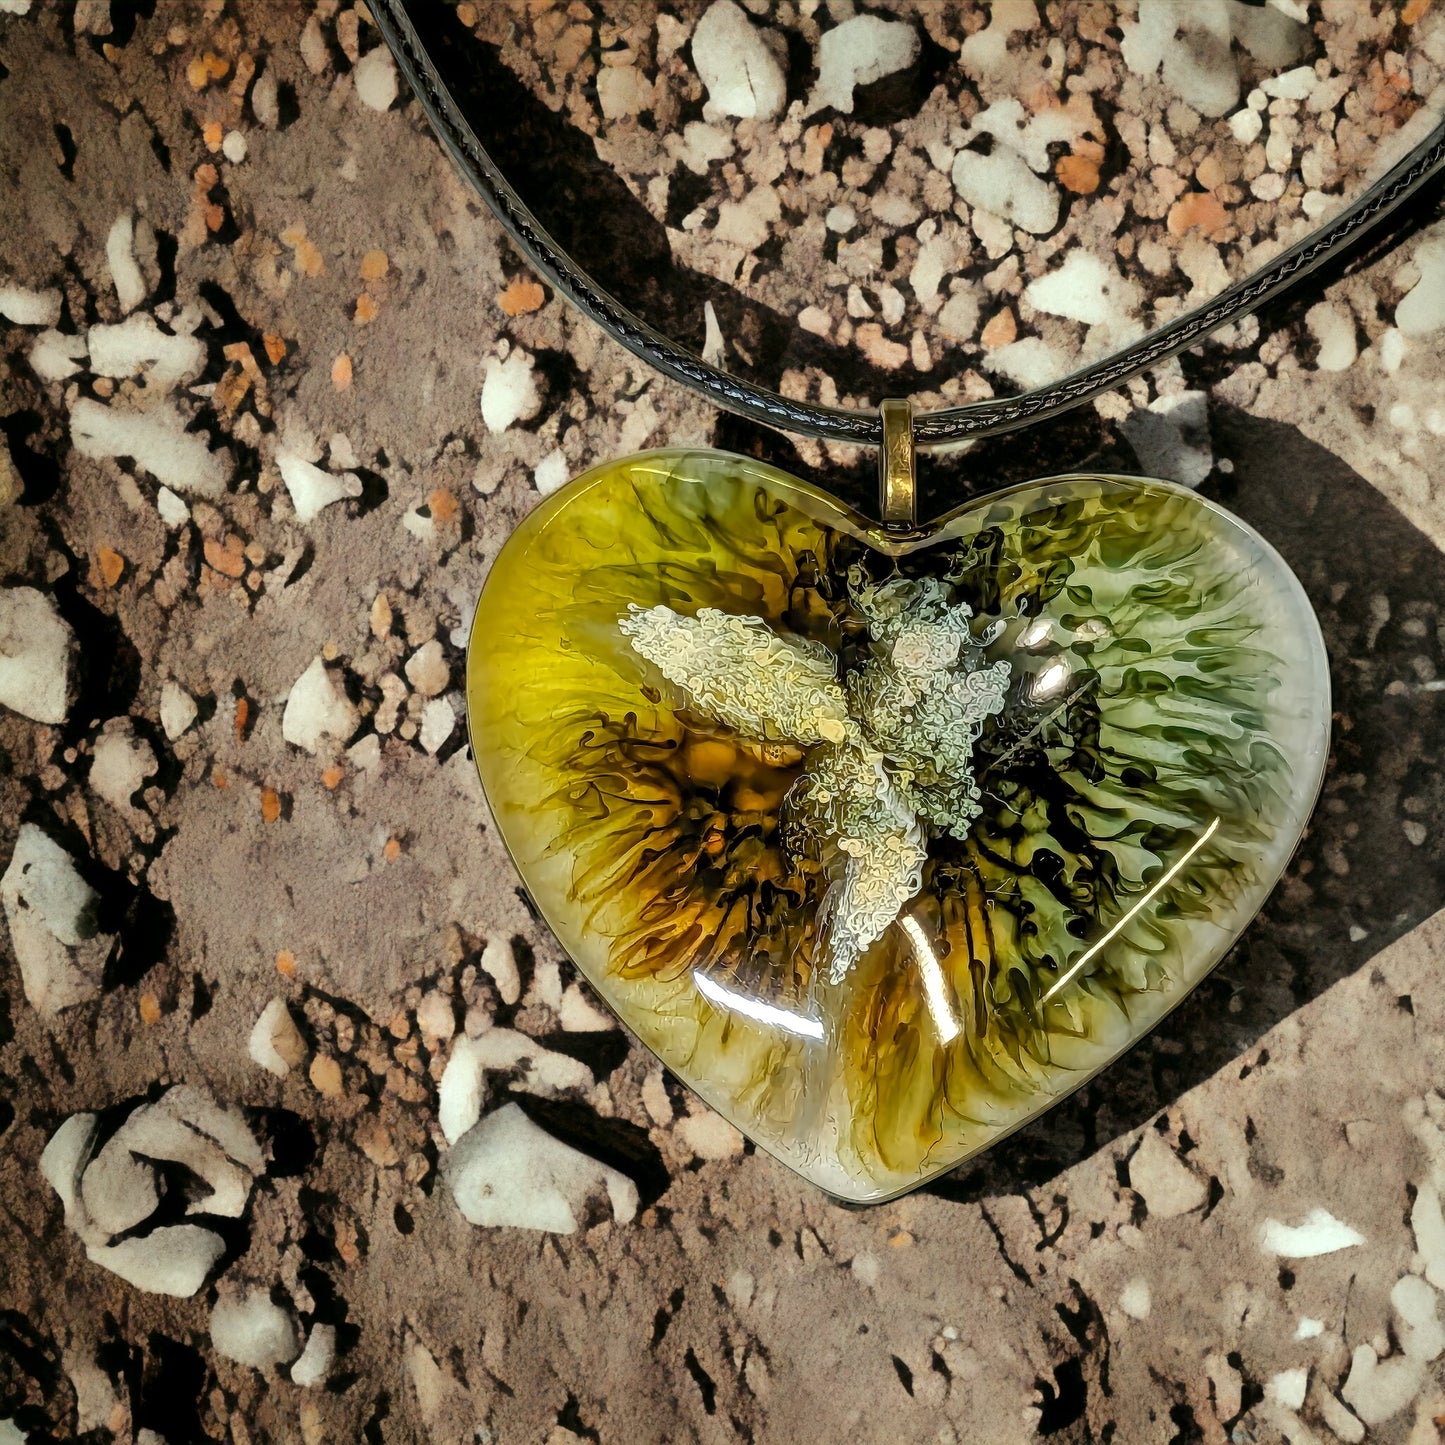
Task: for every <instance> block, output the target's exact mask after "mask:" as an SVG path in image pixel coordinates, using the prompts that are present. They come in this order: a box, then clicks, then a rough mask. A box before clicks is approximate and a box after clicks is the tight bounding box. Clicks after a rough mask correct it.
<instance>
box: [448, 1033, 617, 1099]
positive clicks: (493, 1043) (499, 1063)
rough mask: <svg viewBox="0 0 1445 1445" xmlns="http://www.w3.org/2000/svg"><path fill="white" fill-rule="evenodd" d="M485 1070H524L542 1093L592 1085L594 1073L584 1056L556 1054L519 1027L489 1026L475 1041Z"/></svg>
mask: <svg viewBox="0 0 1445 1445" xmlns="http://www.w3.org/2000/svg"><path fill="white" fill-rule="evenodd" d="M475 1044H476V1050H477V1059H478V1060H479V1061H480V1063H481V1067H482V1071H483V1072H484V1073H488V1072H500V1073H513V1072H517V1071H520V1072H521V1075H522V1082H523V1084H524V1085H525V1087H527V1088H528V1089H532V1090H534V1091H536V1092H537V1093H540V1094H551V1093H560V1092H563V1091H565V1090H568V1089H577V1090H581V1089H586V1088H589V1087H590V1086H591V1083H592V1072H591V1070H590V1069H588V1067H587V1065H586V1064H584V1063H583V1062H582V1061H581V1060H580V1059H574V1058H571V1057H569V1056H568V1055H567V1054H559V1053H554V1052H553V1051H552V1050H551V1049H547V1048H544V1047H543V1046H542V1045H541V1044H539V1043H538V1042H537V1041H536V1040H535V1039H533V1038H529V1037H528V1036H527V1035H526V1034H523V1033H518V1032H517V1030H516V1029H495V1028H494V1029H488V1030H487V1031H486V1033H484V1034H482V1035H481V1036H480V1037H479V1038H478V1039H476V1040H475Z"/></svg>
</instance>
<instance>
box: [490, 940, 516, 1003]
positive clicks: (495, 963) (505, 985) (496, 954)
mask: <svg viewBox="0 0 1445 1445" xmlns="http://www.w3.org/2000/svg"><path fill="white" fill-rule="evenodd" d="M481 964H482V972H483V973H485V974H486V975H487V976H488V977H489V978H490V979H491V980H492V982H493V983H495V984H496V986H497V993H498V995H499V996H500V997H501V1000H502V1002H503V1003H506V1004H513V1003H516V1002H517V1000H518V999H519V998H521V996H522V975H521V974H520V973H518V971H517V959H516V955H515V954H514V953H513V952H512V945H511V944H510V943H509V942H508V941H507V940H506V939H505V938H492V939H488V940H487V946H486V947H485V948H484V949H483V950H482V958H481Z"/></svg>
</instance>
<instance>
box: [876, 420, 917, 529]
mask: <svg viewBox="0 0 1445 1445" xmlns="http://www.w3.org/2000/svg"><path fill="white" fill-rule="evenodd" d="M878 412H879V415H880V416H881V417H882V418H883V445H882V447H881V448H880V449H879V452H878V508H879V511H880V512H881V513H882V515H883V525H884V526H885V527H890V528H897V529H898V530H900V531H902V530H906V529H908V528H911V527H916V526H917V525H918V497H917V492H916V480H917V473H916V470H915V467H914V453H913V403H912V402H910V401H906V400H900V399H899V398H897V397H890V398H888V399H887V400H886V401H883V402H881V403H880V404H879V407H878Z"/></svg>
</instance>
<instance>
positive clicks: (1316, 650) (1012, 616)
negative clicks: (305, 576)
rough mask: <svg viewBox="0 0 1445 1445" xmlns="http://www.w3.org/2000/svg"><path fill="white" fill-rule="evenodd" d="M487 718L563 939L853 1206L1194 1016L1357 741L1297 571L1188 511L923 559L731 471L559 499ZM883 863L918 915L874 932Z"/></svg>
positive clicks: (1095, 510)
mask: <svg viewBox="0 0 1445 1445" xmlns="http://www.w3.org/2000/svg"><path fill="white" fill-rule="evenodd" d="M658 609H660V610H658ZM715 614H721V616H717V615H715ZM732 618H737V619H756V621H749V622H747V623H737V624H733V623H732V622H731V621H730V620H729V619H732ZM629 619H630V620H629ZM950 629H951V632H950ZM708 649H711V651H708ZM780 667H782V668H783V671H782V672H780V671H779V670H778V669H779V668H780ZM930 669H932V670H931V671H930ZM970 678H971V679H972V681H970ZM789 687H794V688H797V687H802V688H804V689H806V691H805V692H802V693H797V692H795V693H789V692H788V691H787V689H788V688H789ZM930 689H931V690H930ZM970 689H972V691H971V692H970V691H969V690H970ZM467 692H468V711H469V716H470V721H471V729H472V741H473V746H474V749H475V752H476V756H477V761H478V766H479V768H480V770H481V776H482V781H483V784H484V786H485V789H486V793H487V797H488V800H489V803H490V805H491V808H492V811H493V814H494V817H495V819H496V822H497V825H498V826H499V828H500V829H501V832H502V835H503V837H504V838H505V840H506V843H507V845H508V847H509V849H510V850H511V853H512V856H513V857H514V859H515V860H516V863H517V866H518V868H519V869H520V871H521V873H522V875H523V878H524V879H525V881H526V883H527V885H528V887H529V889H530V890H531V892H532V895H533V897H534V898H535V899H536V901H537V903H538V905H539V907H540V908H541V909H542V911H543V913H544V915H545V916H546V918H547V921H548V923H549V924H550V925H551V927H552V928H553V929H554V931H555V932H556V934H557V936H558V938H559V939H560V940H561V942H562V944H563V946H564V947H565V948H566V949H567V950H568V952H569V953H570V954H571V956H572V957H573V958H574V959H575V960H576V962H577V964H578V965H579V967H580V968H581V969H582V970H583V972H584V973H585V974H586V975H587V977H588V978H589V979H590V980H591V982H592V983H593V985H594V986H595V987H596V989H597V990H598V992H599V993H600V994H601V995H602V997H603V998H604V999H606V1001H607V1002H608V1003H609V1004H610V1005H611V1006H612V1007H613V1008H614V1009H615V1010H616V1012H617V1013H618V1014H619V1015H620V1017H621V1018H622V1020H623V1021H624V1022H625V1023H626V1024H627V1025H628V1027H630V1028H631V1029H632V1030H633V1031H634V1032H635V1033H636V1034H637V1035H638V1036H639V1037H640V1038H642V1039H643V1040H644V1042H646V1043H647V1044H648V1046H649V1047H650V1048H652V1049H653V1050H654V1051H655V1052H656V1053H657V1054H658V1055H659V1057H660V1058H661V1059H662V1060H663V1061H664V1062H665V1063H666V1064H667V1065H668V1066H669V1067H670V1068H672V1069H673V1070H674V1071H675V1072H676V1073H677V1074H678V1075H679V1076H680V1077H681V1078H682V1079H683V1080H684V1081H685V1082H686V1083H687V1084H688V1085H689V1086H690V1087H692V1088H693V1089H695V1090H696V1091H697V1092H698V1093H699V1094H700V1095H701V1096H702V1097H703V1098H704V1099H705V1100H707V1102H708V1103H710V1104H711V1105H713V1106H714V1107H715V1108H717V1109H719V1110H720V1111H721V1112H722V1113H724V1114H725V1115H726V1116H727V1117H728V1118H729V1119H731V1120H732V1121H733V1122H734V1123H735V1124H736V1125H737V1126H738V1127H739V1128H741V1129H742V1130H743V1131H744V1132H745V1133H747V1134H748V1135H749V1136H750V1137H752V1138H753V1139H755V1140H756V1141H757V1142H758V1143H759V1144H760V1145H761V1146H763V1147H764V1148H766V1149H768V1150H769V1151H770V1152H771V1153H773V1154H774V1155H776V1156H777V1157H778V1158H780V1159H782V1160H783V1161H784V1162H785V1163H787V1164H789V1165H790V1166H791V1167H793V1168H794V1169H796V1170H797V1171H798V1172H799V1173H801V1174H803V1175H804V1176H805V1177H807V1178H809V1179H811V1180H813V1181H814V1182H816V1183H818V1184H819V1185H821V1186H822V1187H823V1188H825V1189H827V1190H829V1191H830V1192H832V1193H834V1194H836V1195H838V1196H840V1197H842V1198H846V1199H850V1200H877V1199H884V1198H888V1197H891V1196H893V1195H895V1194H898V1193H901V1192H903V1191H904V1190H906V1189H909V1188H911V1187H914V1186H915V1185H917V1184H919V1183H922V1182H923V1181H924V1180H926V1179H928V1178H931V1177H933V1176H934V1175H936V1174H938V1173H940V1172H942V1171H943V1170H946V1169H948V1168H951V1167H953V1166H954V1165H956V1164H958V1163H959V1162H961V1161H962V1160H964V1159H966V1158H968V1157H969V1156H970V1155H972V1154H974V1153H976V1152H977V1151H978V1150H980V1149H982V1148H984V1147H986V1146H987V1145H988V1144H990V1143H991V1142H993V1141H994V1140H996V1139H997V1138H999V1137H1001V1136H1002V1135H1003V1134H1005V1133H1007V1132H1009V1131H1010V1130H1012V1129H1014V1128H1016V1127H1018V1126H1019V1125H1020V1124H1021V1123H1023V1122H1025V1121H1026V1120H1028V1119H1029V1118H1031V1117H1033V1116H1034V1115H1036V1114H1037V1113H1039V1112H1040V1111H1041V1110H1043V1109H1046V1108H1047V1107H1048V1106H1049V1105H1050V1104H1052V1103H1053V1102H1055V1101H1056V1100H1057V1099H1059V1098H1060V1097H1062V1096H1063V1095H1064V1094H1066V1093H1068V1092H1069V1091H1070V1090H1072V1089H1073V1088H1075V1087H1077V1086H1078V1085H1079V1084H1081V1083H1082V1082H1084V1081H1085V1080H1086V1079H1087V1078H1089V1077H1090V1076H1091V1075H1092V1074H1093V1073H1095V1072H1097V1070H1099V1069H1100V1068H1102V1067H1104V1066H1105V1065H1106V1064H1107V1063H1108V1062H1109V1061H1110V1060H1112V1059H1113V1058H1115V1057H1116V1056H1117V1055H1118V1054H1119V1053H1120V1052H1121V1051H1122V1050H1123V1049H1124V1048H1126V1047H1127V1046H1128V1045H1129V1044H1130V1043H1132V1042H1133V1041H1134V1040H1135V1039H1137V1038H1138V1037H1139V1036H1140V1035H1141V1034H1142V1033H1144V1032H1146V1031H1147V1030H1148V1029H1149V1028H1150V1027H1152V1025H1153V1024H1154V1023H1156V1022H1157V1021H1158V1019H1159V1018H1160V1017H1162V1016H1163V1015H1164V1014H1165V1013H1166V1012H1168V1010H1169V1009H1171V1008H1172V1007H1174V1006H1175V1005H1176V1004H1177V1003H1178V1002H1179V1001H1180V999H1181V998H1183V997H1184V996H1185V994H1187V993H1188V992H1189V990H1190V989H1191V988H1193V986H1194V985H1195V984H1197V983H1198V982H1199V980H1200V979H1201V978H1202V977H1203V976H1204V975H1205V973H1207V971H1208V970H1209V969H1210V968H1211V967H1212V966H1213V965H1214V964H1215V963H1216V962H1217V961H1218V960H1219V958H1220V957H1221V956H1222V954H1223V953H1224V951H1225V949H1226V948H1227V947H1228V945H1229V944H1230V942H1231V941H1232V940H1233V938H1234V937H1235V936H1236V935H1237V934H1238V932H1239V930H1240V929H1241V928H1242V927H1243V926H1244V925H1245V924H1246V923H1247V922H1248V921H1249V919H1250V918H1251V917H1252V916H1253V914H1254V912H1255V910H1256V909H1257V908H1258V907H1259V905H1260V903H1261V902H1262V901H1263V898H1264V897H1265V895H1266V893H1267V892H1268V890H1269V889H1270V888H1271V887H1272V886H1273V884H1274V882H1275V881H1276V880H1277V878H1278V876H1279V874H1280V872H1281V871H1282V869H1283V867H1284V865H1285V863H1286V862H1287V861H1288V858H1289V855H1290V853H1291V851H1292V850H1293V848H1294V845H1295V843H1296V841H1297V840H1298V837H1299V834H1300V832H1301V830H1302V828H1303V826H1304V822H1305V819H1306V817H1307V815H1308V812H1309V809H1310V807H1311V806H1312V804H1313V802H1314V798H1315V796H1316V793H1317V791H1318V787H1319V781H1320V777H1321V774H1322V771H1323V766H1324V758H1325V752H1326V748H1327V744H1328V732H1329V684H1328V672H1327V664H1326V659H1325V655H1324V648H1323V644H1322V641H1321V638H1320V634H1319V628H1318V625H1317V623H1316V621H1315V618H1314V615H1313V612H1312V611H1311V609H1310V606H1309V603H1308V601H1307V599H1306V598H1305V596H1304V594H1303V592H1302V590H1301V589H1300V587H1299V584H1298V582H1297V581H1296V580H1295V578H1294V577H1293V575H1292V574H1291V573H1290V572H1289V570H1288V568H1287V567H1286V566H1285V564H1284V563H1283V561H1282V560H1281V559H1280V558H1279V557H1278V555H1277V554H1276V553H1274V552H1273V550H1272V549H1271V548H1270V547H1269V546H1268V545H1267V544H1266V543H1264V542H1263V541H1262V540H1261V539H1260V538H1259V537H1258V536H1257V535H1255V534H1254V533H1253V532H1251V531H1250V530H1249V529H1248V528H1247V527H1245V526H1244V525H1243V524H1242V523H1241V522H1239V521H1238V520H1237V519H1235V518H1233V517H1231V516H1230V515H1229V514H1228V513H1226V512H1224V511H1223V510H1222V509H1220V508H1218V507H1215V506H1213V505H1211V504H1210V503H1208V502H1205V501H1203V500H1201V499H1200V498H1199V497H1197V496H1195V495H1194V494H1193V493H1190V492H1188V491H1185V490H1183V489H1180V488H1177V487H1174V486H1171V485H1168V484H1166V483H1162V482H1152V481H1142V480H1139V479H1131V478H1118V477H1099V476H1075V477H1062V478H1055V479H1051V480H1048V481H1042V482H1037V483H1030V484H1028V485H1026V486H1023V487H1018V488H1015V489H1013V490H1011V491H1009V492H1005V493H1001V494H999V495H997V496H995V497H991V498H988V499H986V500H984V501H982V502H980V503H978V504H976V505H974V506H972V507H970V508H967V509H965V510H963V511H962V512H960V513H959V514H957V515H955V516H954V517H952V518H951V519H949V520H948V521H947V522H945V523H944V524H942V525H940V526H939V527H938V528H936V529H935V530H933V531H932V532H930V533H929V534H927V535H926V536H913V537H908V538H906V539H900V538H897V537H895V536H890V535H889V534H886V533H884V532H883V531H882V530H881V529H878V528H876V527H872V526H870V525H869V524H867V523H866V522H864V521H863V520H862V519H861V518H859V517H857V516H856V515H855V514H852V513H850V512H848V511H846V510H845V509H843V508H841V507H839V506H838V505H837V504H836V503H834V502H832V501H831V500H830V499H828V498H826V497H825V496H823V495H822V494H820V493H818V492H817V491H815V490H814V489H813V488H810V487H808V486H807V485H806V484H804V483H802V482H799V481H797V480H796V479H793V478H790V477H787V476H786V475H784V474H782V473H780V472H777V471H776V470H774V469H772V468H769V467H766V466H763V465H761V464H759V463H756V462H752V461H749V460H746V459H744V458H741V457H734V456H729V455H726V454H724V453H719V452H708V451H691V452H683V451H674V452H653V453H647V454H644V455H641V456H634V457H628V458H624V459H622V460H620V461H618V462H615V463H610V464H608V465H606V466H603V467H599V468H596V469H595V470H593V471H591V472H589V473H587V474H586V475H585V476H583V477H580V478H578V479H577V480H576V481H575V482H573V483H572V484H571V485H570V486H568V487H566V488H564V489H562V490H561V491H559V492H557V493H556V494H554V495H553V496H551V497H549V498H547V499H546V500H545V501H543V502H542V503H541V504H540V505H539V506H538V507H537V509H536V510H535V511H534V512H533V513H532V514H531V515H530V516H529V517H528V518H527V519H526V520H525V521H524V522H523V523H522V525H521V526H520V527H519V528H518V529H517V531H516V533H515V534H514V535H513V537H512V538H511V540H510V541H509V542H508V543H507V545H506V546H505V547H504V548H503V550H502V552H501V554H500V555H499V556H498V558H497V560H496V562H495V563H494V565H493V567H492V570H491V573H490V575H489V577H488V580H487V584H486V587H485V590H484V592H483V594H482V598H481V600H480V602H479V604H478V608H477V616H476V620H475V623H474V625H473V628H472V642H471V647H470V653H469V658H468V677H467ZM965 695H967V697H968V699H970V701H969V702H968V709H967V710H965V711H964V712H959V711H958V708H956V707H955V708H954V711H953V712H952V713H948V711H947V708H946V707H944V702H945V701H947V699H949V698H953V699H958V698H964V697H965ZM809 698H811V699H812V700H813V701H812V704H811V705H812V706H814V709H815V711H814V712H813V713H809V712H808V710H807V708H806V707H804V706H803V703H804V701H806V700H807V699H809ZM980 698H981V699H982V701H981V702H980V701H979V699H980ZM940 699H942V700H944V701H940ZM975 704H977V705H975ZM949 706H952V704H951V703H950V704H949ZM930 708H931V709H932V711H931V712H930V711H929V709H930ZM940 718H941V719H943V720H942V721H940ZM950 719H952V721H951V722H950ZM960 719H961V722H960ZM850 790H852V791H850ZM820 798H821V800H822V802H821V804H820ZM850 829H851V830H852V833H851V834H850V831H849V830H850ZM890 829H891V830H892V834H896V835H897V837H898V838H900V839H902V840H903V841H902V842H898V843H894V842H890V841H889V839H890V836H891V834H890ZM853 835H856V836H853ZM889 848H897V849H901V850H904V851H905V852H907V850H910V849H911V850H913V851H912V852H909V853H908V854H907V857H906V858H904V860H903V861H902V862H897V860H895V863H896V864H897V866H896V867H895V868H894V872H893V873H892V874H889V873H888V872H887V868H888V866H890V865H889V864H888V859H887V849H889ZM880 859H881V860H883V861H882V862H879V861H878V860H880ZM914 862H917V863H918V864H919V866H917V867H913V866H912V864H913V863H914ZM865 863H866V864H867V865H868V866H870V867H875V865H876V867H875V875H876V874H877V870H879V869H881V870H882V872H883V875H884V877H885V883H886V885H887V888H891V889H892V892H891V893H888V894H887V903H886V907H885V908H883V911H881V912H880V911H879V910H878V908H877V907H875V908H874V911H873V913H871V914H866V915H865V914H863V913H858V914H857V915H856V917H857V918H865V917H866V926H864V925H862V924H860V925H859V926H857V927H853V928H852V929H851V932H850V931H849V929H848V927H847V925H848V923H849V920H850V919H855V915H854V914H853V913H850V912H849V910H850V909H851V908H854V907H855V904H856V899H857V897H858V895H859V886H860V885H859V883H858V880H859V877H860V874H859V872H858V869H859V867H861V866H863V864H865ZM850 866H852V867H853V869H854V871H853V872H852V873H850V872H849V871H848V870H849V868H850ZM875 875H867V876H868V877H873V876H875ZM850 889H851V890H852V891H851V892H850ZM885 891H886V890H885ZM870 896H871V897H873V898H874V901H875V903H876V898H877V894H876V892H875V894H873V895H870ZM855 921H856V919H855ZM844 934H847V936H848V937H849V938H851V939H852V940H853V944H855V945H857V946H852V945H850V946H849V947H848V948H844V947H842V946H840V944H839V942H838V939H839V938H840V937H841V936H843V935H844Z"/></svg>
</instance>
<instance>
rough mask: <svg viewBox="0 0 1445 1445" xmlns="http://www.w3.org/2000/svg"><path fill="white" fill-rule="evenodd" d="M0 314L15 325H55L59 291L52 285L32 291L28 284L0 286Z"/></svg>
mask: <svg viewBox="0 0 1445 1445" xmlns="http://www.w3.org/2000/svg"><path fill="white" fill-rule="evenodd" d="M0 316H3V317H5V319H6V320H7V321H13V322H14V323H15V324H16V325H17V326H56V325H58V324H59V322H60V292H59V291H57V290H55V289H54V288H53V287H52V288H50V289H48V290H45V291H32V290H31V289H30V288H29V287H28V286H0Z"/></svg>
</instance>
